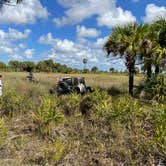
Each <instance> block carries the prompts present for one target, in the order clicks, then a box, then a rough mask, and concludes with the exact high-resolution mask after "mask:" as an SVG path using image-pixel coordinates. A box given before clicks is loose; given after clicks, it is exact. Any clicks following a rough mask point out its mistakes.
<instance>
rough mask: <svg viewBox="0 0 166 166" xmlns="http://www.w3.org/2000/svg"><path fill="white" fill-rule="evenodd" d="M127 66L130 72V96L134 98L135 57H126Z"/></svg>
mask: <svg viewBox="0 0 166 166" xmlns="http://www.w3.org/2000/svg"><path fill="white" fill-rule="evenodd" d="M126 65H127V68H128V71H129V94H130V95H131V96H133V94H134V93H133V88H134V72H135V70H134V69H135V55H128V56H126Z"/></svg>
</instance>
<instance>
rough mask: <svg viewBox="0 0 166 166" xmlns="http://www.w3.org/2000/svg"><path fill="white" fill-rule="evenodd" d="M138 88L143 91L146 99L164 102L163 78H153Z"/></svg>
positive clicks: (165, 98)
mask: <svg viewBox="0 0 166 166" xmlns="http://www.w3.org/2000/svg"><path fill="white" fill-rule="evenodd" d="M139 88H140V89H141V90H144V93H145V97H146V99H151V100H156V101H159V102H164V101H165V100H166V81H165V78H164V76H162V75H161V76H160V75H158V76H154V77H152V78H151V79H148V80H147V81H145V83H144V84H142V85H140V86H139Z"/></svg>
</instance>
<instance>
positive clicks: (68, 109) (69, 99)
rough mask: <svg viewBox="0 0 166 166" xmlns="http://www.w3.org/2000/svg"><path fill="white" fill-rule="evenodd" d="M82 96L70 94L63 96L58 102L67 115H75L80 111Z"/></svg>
mask: <svg viewBox="0 0 166 166" xmlns="http://www.w3.org/2000/svg"><path fill="white" fill-rule="evenodd" d="M80 100H81V96H80V95H79V94H70V95H66V96H62V97H61V98H60V100H58V105H59V107H60V108H62V110H63V111H64V114H65V115H69V116H70V115H74V114H75V113H76V112H77V111H78V109H79V103H80Z"/></svg>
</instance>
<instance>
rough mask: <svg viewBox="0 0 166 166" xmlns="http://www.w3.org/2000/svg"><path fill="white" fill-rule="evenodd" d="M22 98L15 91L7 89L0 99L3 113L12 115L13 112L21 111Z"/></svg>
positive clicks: (22, 108)
mask: <svg viewBox="0 0 166 166" xmlns="http://www.w3.org/2000/svg"><path fill="white" fill-rule="evenodd" d="M24 102H25V101H24V98H23V97H22V96H21V95H18V93H16V92H15V91H13V90H11V91H7V92H6V93H5V94H4V95H3V96H2V97H1V99H0V108H1V110H2V112H3V114H5V115H9V116H13V115H14V114H15V113H18V112H20V111H23V110H24V109H25V107H24Z"/></svg>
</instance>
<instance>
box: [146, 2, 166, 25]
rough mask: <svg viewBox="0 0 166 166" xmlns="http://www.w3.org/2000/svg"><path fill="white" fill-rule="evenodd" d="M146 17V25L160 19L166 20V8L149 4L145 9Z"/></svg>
mask: <svg viewBox="0 0 166 166" xmlns="http://www.w3.org/2000/svg"><path fill="white" fill-rule="evenodd" d="M145 12H146V16H144V17H143V21H144V22H145V23H151V22H153V21H155V20H156V19H157V18H158V17H164V18H166V7H164V6H161V7H159V6H156V5H155V4H148V5H147V6H146V9H145Z"/></svg>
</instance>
